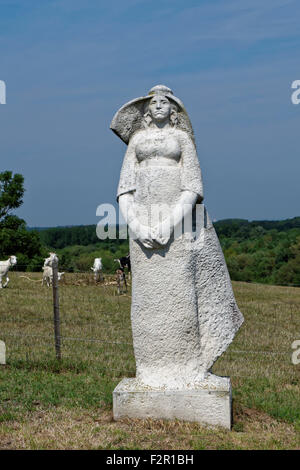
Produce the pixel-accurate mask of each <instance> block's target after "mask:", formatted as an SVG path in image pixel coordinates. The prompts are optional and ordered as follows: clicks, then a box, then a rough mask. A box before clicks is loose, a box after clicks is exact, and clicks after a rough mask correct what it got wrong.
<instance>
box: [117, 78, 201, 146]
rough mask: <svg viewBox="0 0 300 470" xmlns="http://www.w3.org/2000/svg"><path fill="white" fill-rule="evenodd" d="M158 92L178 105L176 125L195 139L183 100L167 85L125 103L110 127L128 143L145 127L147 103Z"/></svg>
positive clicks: (152, 89)
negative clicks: (144, 119)
mask: <svg viewBox="0 0 300 470" xmlns="http://www.w3.org/2000/svg"><path fill="white" fill-rule="evenodd" d="M156 94H157V95H163V96H165V97H166V98H168V100H169V101H170V102H171V103H172V104H175V105H176V107H177V113H178V115H177V124H176V127H178V128H179V129H182V130H183V131H185V132H187V133H188V134H189V135H190V137H191V138H192V139H193V141H194V132H193V128H192V124H191V122H190V119H189V116H188V114H187V112H186V110H185V107H184V105H183V103H182V101H181V100H180V99H179V98H177V97H176V96H174V95H173V91H172V90H171V89H170V88H168V87H167V86H165V85H156V86H154V87H153V88H151V90H150V91H149V93H148V95H147V96H141V97H139V98H135V99H134V100H132V101H129V102H128V103H126V104H124V105H123V106H122V107H121V108H120V109H119V110H118V111H117V112H116V114H115V115H114V117H113V120H112V121H111V124H110V128H111V129H112V130H113V131H114V132H115V133H116V134H117V136H118V137H120V139H122V140H123V142H125V144H128V142H129V140H130V138H131V136H132V135H133V134H134V133H135V132H137V131H138V130H140V129H142V128H143V127H144V124H143V118H144V107H145V103H146V102H147V101H149V100H151V98H153V95H156Z"/></svg>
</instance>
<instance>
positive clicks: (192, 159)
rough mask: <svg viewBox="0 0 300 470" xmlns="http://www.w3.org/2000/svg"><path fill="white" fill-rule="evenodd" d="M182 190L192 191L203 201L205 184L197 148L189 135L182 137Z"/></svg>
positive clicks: (185, 134)
mask: <svg viewBox="0 0 300 470" xmlns="http://www.w3.org/2000/svg"><path fill="white" fill-rule="evenodd" d="M180 141H181V190H182V191H185V190H187V191H192V192H194V193H196V194H198V196H199V199H201V200H202V199H203V183H202V173H201V168H200V163H199V160H198V157H197V152H196V147H195V144H194V142H193V141H192V139H191V138H190V136H189V135H188V134H187V133H183V134H182V136H181V139H180Z"/></svg>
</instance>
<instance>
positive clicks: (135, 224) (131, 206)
mask: <svg viewBox="0 0 300 470" xmlns="http://www.w3.org/2000/svg"><path fill="white" fill-rule="evenodd" d="M119 204H120V210H121V212H122V215H123V217H124V219H125V222H126V224H127V225H128V227H129V230H130V231H131V238H133V239H134V240H139V241H140V242H141V243H142V244H143V245H144V246H145V247H146V248H154V247H155V246H157V244H156V243H155V241H154V240H153V239H152V236H151V232H150V229H149V227H147V226H146V225H143V224H141V223H140V222H139V220H138V218H137V217H136V210H135V201H134V194H133V193H132V192H129V193H125V194H122V195H121V196H119Z"/></svg>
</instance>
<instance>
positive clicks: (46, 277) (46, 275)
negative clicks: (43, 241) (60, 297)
mask: <svg viewBox="0 0 300 470" xmlns="http://www.w3.org/2000/svg"><path fill="white" fill-rule="evenodd" d="M64 274H65V273H64V272H63V273H59V272H58V273H57V279H58V281H60V280H61V278H62V276H63V275H64ZM44 281H45V282H46V283H47V286H48V287H50V286H52V281H53V269H52V267H51V266H43V279H42V286H43V285H44Z"/></svg>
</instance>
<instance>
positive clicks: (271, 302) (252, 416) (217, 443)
mask: <svg viewBox="0 0 300 470" xmlns="http://www.w3.org/2000/svg"><path fill="white" fill-rule="evenodd" d="M23 276H25V277H23ZM10 279H11V281H10V284H9V286H8V287H7V288H6V289H2V290H1V291H0V339H1V340H4V341H5V343H6V347H7V364H6V365H5V366H0V449H166V450H169V449H170V450H171V449H194V450H198V449H299V448H300V365H293V364H292V360H291V356H292V352H293V350H292V347H291V345H292V343H293V341H295V340H297V339H300V289H299V288H292V287H279V286H270V285H261V284H250V283H244V282H233V288H234V292H235V295H236V299H237V302H238V305H239V307H240V310H241V311H242V312H243V314H244V317H245V323H244V325H243V326H242V328H241V329H240V331H239V332H238V334H237V336H236V338H235V340H234V341H233V343H232V344H231V346H230V347H229V349H228V350H227V351H226V353H225V354H223V356H222V357H221V358H220V359H219V360H218V361H217V362H216V364H215V365H214V368H213V372H214V373H216V374H218V375H229V376H230V377H231V381H232V387H233V428H232V431H227V430H223V429H218V428H214V429H212V428H207V427H204V426H201V425H199V424H196V423H183V422H179V421H164V420H157V421H155V420H150V419H146V420H129V419H123V420H121V421H114V420H113V416H112V391H113V389H114V387H115V386H116V385H117V383H118V382H119V381H120V380H121V379H122V378H123V377H132V376H134V375H135V363H134V355H133V348H132V337H131V328H130V302H131V296H130V291H129V292H128V293H126V294H123V295H120V296H118V295H117V289H116V286H115V285H114V284H113V280H112V278H111V277H110V276H108V275H106V277H105V282H104V283H98V284H95V282H94V281H93V279H92V276H91V275H90V274H84V273H83V274H80V273H77V274H75V273H67V274H66V278H65V280H64V281H63V282H62V283H61V284H60V292H59V295H60V315H61V336H62V359H61V361H58V360H57V359H56V357H55V349H54V337H53V307H52V289H50V288H47V287H46V286H44V287H42V286H41V285H40V279H41V273H28V272H26V273H21V272H12V273H11V275H10Z"/></svg>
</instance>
